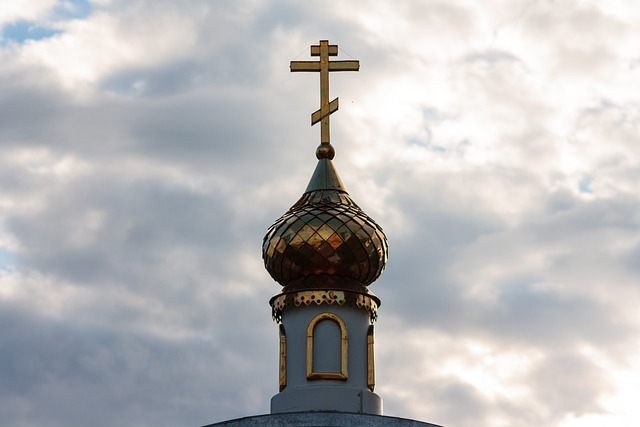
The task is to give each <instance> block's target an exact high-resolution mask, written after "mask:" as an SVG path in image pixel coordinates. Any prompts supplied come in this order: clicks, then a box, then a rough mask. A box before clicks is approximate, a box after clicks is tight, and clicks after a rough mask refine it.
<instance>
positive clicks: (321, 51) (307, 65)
mask: <svg viewBox="0 0 640 427" xmlns="http://www.w3.org/2000/svg"><path fill="white" fill-rule="evenodd" d="M337 55H338V45H336V44H329V41H328V40H320V44H319V45H311V56H319V57H320V60H319V61H291V71H293V72H295V71H306V72H320V109H319V110H317V111H315V112H314V113H313V114H311V126H313V125H315V124H316V123H318V122H320V146H319V147H318V149H317V150H316V157H318V159H325V158H328V159H333V156H334V155H335V150H334V149H333V147H332V146H331V143H330V135H329V115H330V114H331V113H333V112H335V111H337V110H338V98H336V99H334V100H333V101H331V102H329V72H330V71H358V70H359V69H360V62H359V61H329V57H330V56H337Z"/></svg>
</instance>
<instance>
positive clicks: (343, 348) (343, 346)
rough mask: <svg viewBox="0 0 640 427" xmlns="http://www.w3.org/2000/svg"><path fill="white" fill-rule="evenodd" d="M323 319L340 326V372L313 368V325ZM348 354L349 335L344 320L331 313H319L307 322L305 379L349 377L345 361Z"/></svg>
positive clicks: (343, 379)
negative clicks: (318, 370)
mask: <svg viewBox="0 0 640 427" xmlns="http://www.w3.org/2000/svg"><path fill="white" fill-rule="evenodd" d="M323 320H331V321H333V322H336V323H337V324H338V327H339V328H340V372H315V371H314V370H313V334H314V331H315V327H316V325H317V324H318V323H320V322H321V321H323ZM348 356H349V337H348V335H347V325H346V324H345V323H344V320H342V318H341V317H340V316H338V315H336V314H333V313H320V314H318V315H317V316H316V317H314V318H313V319H311V322H309V326H308V327H307V379H308V380H342V381H345V380H347V379H348V378H349V371H348V369H347V361H348Z"/></svg>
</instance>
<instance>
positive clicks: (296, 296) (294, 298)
mask: <svg viewBox="0 0 640 427" xmlns="http://www.w3.org/2000/svg"><path fill="white" fill-rule="evenodd" d="M269 303H270V304H271V314H272V316H273V319H274V320H275V321H276V322H278V323H280V322H281V321H282V312H283V311H284V310H285V308H287V307H291V306H294V307H300V306H302V305H311V304H316V305H321V304H329V305H331V304H337V305H344V304H347V305H350V306H353V307H358V308H362V309H365V310H367V311H368V312H369V317H370V318H371V321H372V322H373V321H375V320H376V319H377V318H378V305H379V301H377V297H375V296H373V295H371V296H370V295H364V294H361V293H357V292H349V291H337V290H315V291H296V292H287V293H283V294H279V295H276V296H275V297H273V298H271V301H269Z"/></svg>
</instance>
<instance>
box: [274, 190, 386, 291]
mask: <svg viewBox="0 0 640 427" xmlns="http://www.w3.org/2000/svg"><path fill="white" fill-rule="evenodd" d="M262 250H263V258H264V261H265V267H266V269H267V271H269V274H271V276H272V277H273V278H274V279H275V280H276V281H277V282H278V283H280V284H281V285H283V286H286V285H288V284H289V283H292V282H293V281H295V280H298V279H302V278H306V277H308V276H319V275H329V276H333V277H336V276H338V277H345V278H348V279H353V280H356V281H357V282H359V283H360V284H361V285H364V286H367V285H369V284H370V283H372V282H373V281H374V280H376V279H377V278H378V277H379V276H380V274H381V273H382V270H383V269H384V266H385V263H386V260H387V242H386V237H385V235H384V233H383V232H382V229H381V228H380V227H379V226H378V225H377V224H376V223H375V221H373V220H372V219H371V218H369V217H368V216H367V215H366V214H365V213H364V212H363V211H362V210H361V209H360V208H359V207H358V206H357V205H356V204H355V203H354V202H353V201H352V200H351V198H350V197H349V195H348V194H347V193H343V192H339V191H330V190H327V191H312V192H309V193H305V194H304V195H303V196H302V197H301V199H300V200H299V201H298V202H297V203H296V204H295V205H294V206H293V207H291V209H289V211H288V212H287V213H285V214H284V215H283V216H282V217H281V218H280V219H278V220H277V221H276V222H275V223H274V224H273V225H272V226H271V227H270V228H269V230H268V231H267V234H266V236H265V238H264V241H263V247H262ZM285 290H286V289H285Z"/></svg>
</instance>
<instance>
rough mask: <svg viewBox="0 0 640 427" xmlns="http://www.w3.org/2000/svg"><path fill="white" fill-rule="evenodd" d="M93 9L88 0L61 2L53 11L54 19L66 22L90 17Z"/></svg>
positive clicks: (66, 0)
mask: <svg viewBox="0 0 640 427" xmlns="http://www.w3.org/2000/svg"><path fill="white" fill-rule="evenodd" d="M92 10H93V8H92V7H91V3H90V2H89V1H88V0H65V1H60V2H58V4H57V5H56V7H55V9H54V10H53V15H54V19H56V20H60V21H66V20H70V19H79V18H84V17H87V16H89V14H90V13H91V11H92Z"/></svg>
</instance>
